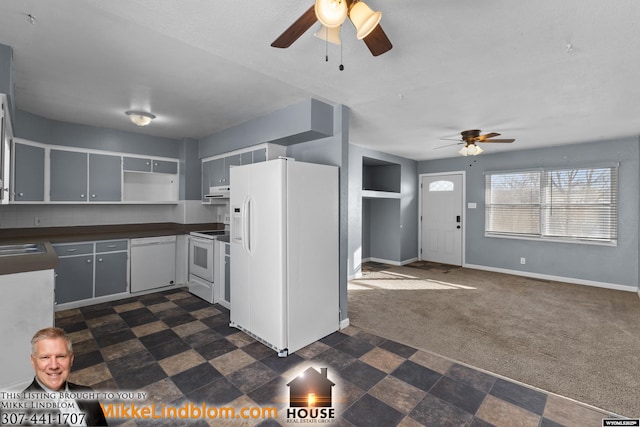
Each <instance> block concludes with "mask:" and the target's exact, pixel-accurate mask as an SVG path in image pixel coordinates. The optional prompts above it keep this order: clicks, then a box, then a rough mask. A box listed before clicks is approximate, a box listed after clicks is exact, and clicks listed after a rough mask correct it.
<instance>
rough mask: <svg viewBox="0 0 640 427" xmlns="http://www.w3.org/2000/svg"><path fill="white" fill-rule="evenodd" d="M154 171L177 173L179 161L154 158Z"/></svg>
mask: <svg viewBox="0 0 640 427" xmlns="http://www.w3.org/2000/svg"><path fill="white" fill-rule="evenodd" d="M153 172H155V173H170V174H177V173H178V162H173V161H169V160H153Z"/></svg>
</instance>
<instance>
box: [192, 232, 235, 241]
mask: <svg viewBox="0 0 640 427" xmlns="http://www.w3.org/2000/svg"><path fill="white" fill-rule="evenodd" d="M228 233H229V232H228V231H225V230H205V231H192V232H191V233H189V235H191V236H195V237H201V238H203V239H211V240H215V239H216V237H218V236H224V235H225V234H228Z"/></svg>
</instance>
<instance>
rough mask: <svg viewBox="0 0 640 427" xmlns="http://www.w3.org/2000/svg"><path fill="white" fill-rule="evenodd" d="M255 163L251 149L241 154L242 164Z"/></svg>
mask: <svg viewBox="0 0 640 427" xmlns="http://www.w3.org/2000/svg"><path fill="white" fill-rule="evenodd" d="M251 163H253V153H251V152H250V151H248V152H246V153H242V154H240V164H241V165H250V164H251Z"/></svg>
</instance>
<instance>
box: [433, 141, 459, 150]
mask: <svg viewBox="0 0 640 427" xmlns="http://www.w3.org/2000/svg"><path fill="white" fill-rule="evenodd" d="M460 144H465V142H456V143H455V144H447V145H441V146H439V147H433V149H434V150H437V149H439V148H447V147H451V146H454V145H460Z"/></svg>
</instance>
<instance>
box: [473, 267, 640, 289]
mask: <svg viewBox="0 0 640 427" xmlns="http://www.w3.org/2000/svg"><path fill="white" fill-rule="evenodd" d="M463 267H465V268H473V269H475V270H485V271H493V272H495V273H504V274H513V275H514V276H523V277H531V278H533V279H542V280H551V281H554V282H563V283H571V284H574V285H585V286H593V287H596V288H605V289H613V290H616V291H627V292H637V293H638V296H640V289H637V287H636V288H634V287H633V286H625V285H618V284H615V283H606V282H597V281H594V280H584V279H575V278H572V277H563V276H554V275H551V274H541V273H532V272H528V271H520V270H509V269H507V268H497V267H487V266H485V265H475V264H464V265H463Z"/></svg>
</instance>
